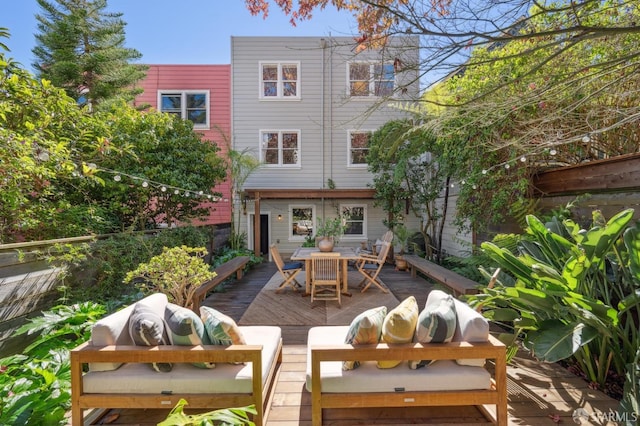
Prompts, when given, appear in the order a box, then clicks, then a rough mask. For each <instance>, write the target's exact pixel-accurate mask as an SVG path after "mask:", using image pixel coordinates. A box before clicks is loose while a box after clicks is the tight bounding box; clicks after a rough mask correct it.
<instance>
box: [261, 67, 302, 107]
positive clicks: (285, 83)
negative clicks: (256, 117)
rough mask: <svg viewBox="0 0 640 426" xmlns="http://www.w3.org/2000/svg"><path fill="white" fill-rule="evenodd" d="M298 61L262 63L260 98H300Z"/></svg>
mask: <svg viewBox="0 0 640 426" xmlns="http://www.w3.org/2000/svg"><path fill="white" fill-rule="evenodd" d="M299 68H300V64H298V63H284V62H283V63H281V62H272V63H260V98H262V99H300V73H299V72H298V69H299Z"/></svg>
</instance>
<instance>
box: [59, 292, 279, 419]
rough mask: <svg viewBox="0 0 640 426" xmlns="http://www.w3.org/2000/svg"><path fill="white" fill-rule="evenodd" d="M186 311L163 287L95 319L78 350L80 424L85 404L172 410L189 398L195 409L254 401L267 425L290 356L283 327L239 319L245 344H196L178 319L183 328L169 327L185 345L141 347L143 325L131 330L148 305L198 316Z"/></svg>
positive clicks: (74, 377) (74, 371)
mask: <svg viewBox="0 0 640 426" xmlns="http://www.w3.org/2000/svg"><path fill="white" fill-rule="evenodd" d="M143 308H144V309H143ZM169 308H171V309H169ZM181 309H182V310H185V309H186V308H181ZM201 309H208V308H201ZM182 310H180V309H179V307H176V305H173V304H170V303H168V301H167V297H166V296H165V295H164V294H160V293H157V294H153V295H151V296H148V297H146V298H145V299H143V300H141V301H139V302H137V303H136V304H133V305H131V306H128V307H126V308H125V309H123V310H120V311H118V312H115V313H113V314H111V315H109V316H107V317H105V318H103V319H101V320H99V321H98V322H97V323H96V324H95V325H94V326H93V328H92V331H91V339H90V341H89V342H86V343H84V344H82V345H80V346H78V347H77V348H75V349H73V350H72V351H71V387H72V388H71V393H72V424H73V425H81V424H83V421H84V411H83V410H85V409H89V408H159V409H171V408H173V407H174V406H175V405H176V404H177V402H178V401H179V400H180V399H181V398H184V399H185V400H186V401H187V403H188V407H187V408H188V409H193V408H202V409H205V408H206V409H208V410H202V411H209V410H212V409H217V408H230V407H243V406H247V405H251V404H254V405H255V408H256V411H257V414H256V415H255V416H254V417H253V420H254V421H255V423H256V424H257V425H261V424H262V422H263V419H264V412H265V405H266V402H267V400H268V394H269V392H270V389H271V386H272V384H273V381H274V377H275V371H276V367H277V365H278V364H279V363H280V362H281V361H282V338H281V330H280V328H279V327H273V326H240V327H238V326H237V325H235V323H234V324H233V326H234V327H235V328H234V330H235V332H236V334H241V336H242V338H243V339H244V344H231V345H228V346H225V345H203V344H195V345H188V343H190V342H191V343H193V335H191V336H185V335H184V333H182V332H181V331H180V330H178V329H177V326H176V330H170V329H169V327H167V330H166V332H165V333H166V334H168V335H171V334H173V339H170V340H172V341H174V343H176V342H178V343H180V344H182V345H184V346H181V345H178V344H162V345H152V346H140V342H139V340H138V337H139V336H137V335H136V336H132V333H133V334H135V333H136V332H131V331H132V330H133V328H132V327H131V326H132V324H133V323H134V322H135V323H136V324H137V323H138V320H139V314H140V313H141V312H142V313H143V314H145V315H146V314H149V311H151V312H153V313H155V314H156V315H158V316H160V318H163V319H166V318H168V317H167V316H166V315H167V314H168V313H169V312H171V314H172V318H173V317H174V316H175V315H174V314H175V313H176V311H177V312H178V313H179V314H181V315H183V316H186V317H189V315H188V313H191V314H192V315H191V316H192V317H193V315H196V314H195V313H192V312H191V311H190V310H186V311H188V312H185V311H182ZM207 312H209V311H207ZM185 314H186V315H185ZM149 315H151V314H149ZM151 316H152V315H151ZM196 316H198V315H196ZM134 318H135V320H134ZM227 318H228V317H227ZM231 321H233V320H231ZM196 322H197V321H196ZM206 324H207V321H203V325H206ZM164 325H165V326H166V325H168V324H164ZM173 325H174V326H175V324H173ZM238 330H239V332H238ZM207 331H208V330H207ZM175 333H177V334H182V336H179V335H177V334H175ZM134 337H135V339H134ZM201 337H202V336H201ZM236 337H237V336H236ZM189 339H192V340H191V341H189ZM196 340H197V339H196ZM209 341H212V340H209ZM136 343H138V345H136ZM185 344H187V345H185ZM214 364H215V367H214ZM167 365H170V366H171V370H170V371H157V370H166V368H164V367H166V366H167ZM196 365H197V366H196ZM167 412H168V411H167Z"/></svg>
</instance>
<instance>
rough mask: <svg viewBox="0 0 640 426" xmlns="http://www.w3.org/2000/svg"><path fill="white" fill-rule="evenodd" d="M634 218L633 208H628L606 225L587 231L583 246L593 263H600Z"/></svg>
mask: <svg viewBox="0 0 640 426" xmlns="http://www.w3.org/2000/svg"><path fill="white" fill-rule="evenodd" d="M632 218H633V209H626V210H623V211H621V212H620V213H618V214H616V215H615V216H614V217H612V218H611V220H609V222H607V224H606V226H604V227H597V226H596V227H593V228H591V229H589V230H588V231H587V232H586V234H585V235H584V239H583V240H582V243H581V247H582V248H583V249H584V251H585V254H586V255H587V258H588V259H589V260H590V261H591V263H593V264H596V265H598V264H599V263H600V261H601V260H602V258H603V257H604V256H605V255H606V254H607V252H608V251H609V250H610V249H611V246H612V245H613V243H614V242H615V241H616V239H617V238H618V237H619V236H620V233H621V232H622V231H623V230H624V229H625V227H626V226H627V224H628V223H629V221H630V220H631V219H632Z"/></svg>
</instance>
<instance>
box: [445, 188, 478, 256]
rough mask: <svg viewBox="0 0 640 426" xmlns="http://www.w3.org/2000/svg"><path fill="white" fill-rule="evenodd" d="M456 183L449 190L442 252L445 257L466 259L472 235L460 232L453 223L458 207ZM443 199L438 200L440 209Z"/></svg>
mask: <svg viewBox="0 0 640 426" xmlns="http://www.w3.org/2000/svg"><path fill="white" fill-rule="evenodd" d="M457 186H458V183H457V182H455V183H454V186H453V188H450V190H449V201H448V203H447V217H446V218H445V223H444V228H443V230H442V250H444V253H445V255H451V256H459V257H467V256H469V255H470V254H471V251H472V250H473V234H472V233H471V232H469V231H461V230H460V229H458V227H457V226H456V225H454V221H455V219H456V215H457V208H456V207H457V205H458V187H457ZM443 202H444V198H440V199H439V200H438V208H442V205H443Z"/></svg>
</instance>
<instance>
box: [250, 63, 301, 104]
mask: <svg viewBox="0 0 640 426" xmlns="http://www.w3.org/2000/svg"><path fill="white" fill-rule="evenodd" d="M267 65H273V66H276V67H278V79H277V80H274V81H275V82H276V95H275V96H267V95H265V94H264V83H265V80H264V79H263V72H262V69H263V67H264V66H267ZM287 65H293V66H295V67H296V69H297V71H296V80H287V81H295V84H296V94H295V96H285V95H284V84H285V81H284V79H283V75H282V67H283V66H287ZM258 80H259V88H258V93H259V97H260V99H261V100H277V101H282V100H300V91H301V84H300V61H260V62H259V64H258Z"/></svg>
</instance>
